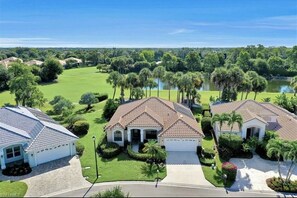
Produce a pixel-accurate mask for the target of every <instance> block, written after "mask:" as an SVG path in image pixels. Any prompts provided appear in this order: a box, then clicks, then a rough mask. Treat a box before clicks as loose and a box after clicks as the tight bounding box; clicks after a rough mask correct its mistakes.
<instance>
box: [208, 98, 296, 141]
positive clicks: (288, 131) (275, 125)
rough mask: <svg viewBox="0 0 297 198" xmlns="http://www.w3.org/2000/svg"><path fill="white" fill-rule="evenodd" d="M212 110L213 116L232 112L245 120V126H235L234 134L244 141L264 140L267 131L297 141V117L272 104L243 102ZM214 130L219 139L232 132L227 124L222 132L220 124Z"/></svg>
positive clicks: (212, 106) (212, 107) (222, 105)
mask: <svg viewBox="0 0 297 198" xmlns="http://www.w3.org/2000/svg"><path fill="white" fill-rule="evenodd" d="M210 110H211V114H212V115H214V114H222V113H231V112H232V111H235V112H236V113H238V114H240V115H241V116H242V118H243V125H242V127H241V128H239V126H238V125H237V124H235V125H234V128H233V133H235V134H237V135H239V136H241V137H242V138H243V139H249V138H250V137H257V138H259V140H262V139H263V137H264V135H265V131H266V130H271V131H275V132H276V133H277V134H278V135H279V137H280V138H281V139H284V140H296V139H297V116H296V115H295V114H293V113H290V112H288V111H287V110H285V109H283V108H281V107H279V106H277V105H274V104H272V103H268V102H256V101H254V100H243V101H235V102H230V103H223V104H216V105H211V106H210ZM213 128H214V132H215V135H216V138H217V139H218V137H219V136H220V134H222V133H229V132H230V127H229V126H228V125H227V123H224V124H223V125H222V127H221V131H220V126H219V123H218V122H217V123H215V124H214V126H213Z"/></svg>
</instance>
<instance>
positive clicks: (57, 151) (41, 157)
mask: <svg viewBox="0 0 297 198" xmlns="http://www.w3.org/2000/svg"><path fill="white" fill-rule="evenodd" d="M69 155H70V146H69V144H62V145H58V146H54V147H52V148H47V149H42V150H40V151H38V152H37V154H36V163H37V165H39V164H43V163H46V162H49V161H53V160H56V159H60V158H63V157H67V156H69Z"/></svg>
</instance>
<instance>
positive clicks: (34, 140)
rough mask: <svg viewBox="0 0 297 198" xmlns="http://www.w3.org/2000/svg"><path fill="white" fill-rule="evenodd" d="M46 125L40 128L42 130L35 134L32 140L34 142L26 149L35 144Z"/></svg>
mask: <svg viewBox="0 0 297 198" xmlns="http://www.w3.org/2000/svg"><path fill="white" fill-rule="evenodd" d="M45 127H46V126H45V125H43V127H42V129H41V130H40V132H39V133H38V134H37V135H36V136H35V138H34V139H33V140H32V142H31V143H30V145H29V146H28V147H27V148H26V151H28V150H29V148H30V147H31V146H32V145H33V143H35V142H36V139H37V138H38V137H39V135H40V134H41V133H42V132H43V130H44V128H45Z"/></svg>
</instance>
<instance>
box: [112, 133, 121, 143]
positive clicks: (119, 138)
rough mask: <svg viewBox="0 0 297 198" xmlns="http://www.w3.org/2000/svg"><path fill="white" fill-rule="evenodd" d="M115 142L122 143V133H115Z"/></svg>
mask: <svg viewBox="0 0 297 198" xmlns="http://www.w3.org/2000/svg"><path fill="white" fill-rule="evenodd" d="M113 141H122V132H121V131H115V132H114V137H113Z"/></svg>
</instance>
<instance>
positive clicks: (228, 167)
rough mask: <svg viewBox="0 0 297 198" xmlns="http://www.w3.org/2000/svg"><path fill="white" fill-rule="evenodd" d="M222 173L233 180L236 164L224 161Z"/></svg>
mask: <svg viewBox="0 0 297 198" xmlns="http://www.w3.org/2000/svg"><path fill="white" fill-rule="evenodd" d="M222 173H223V174H226V175H227V180H229V181H235V179H236V174H237V166H236V165H235V164H233V163H231V162H224V163H223V164H222Z"/></svg>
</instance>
